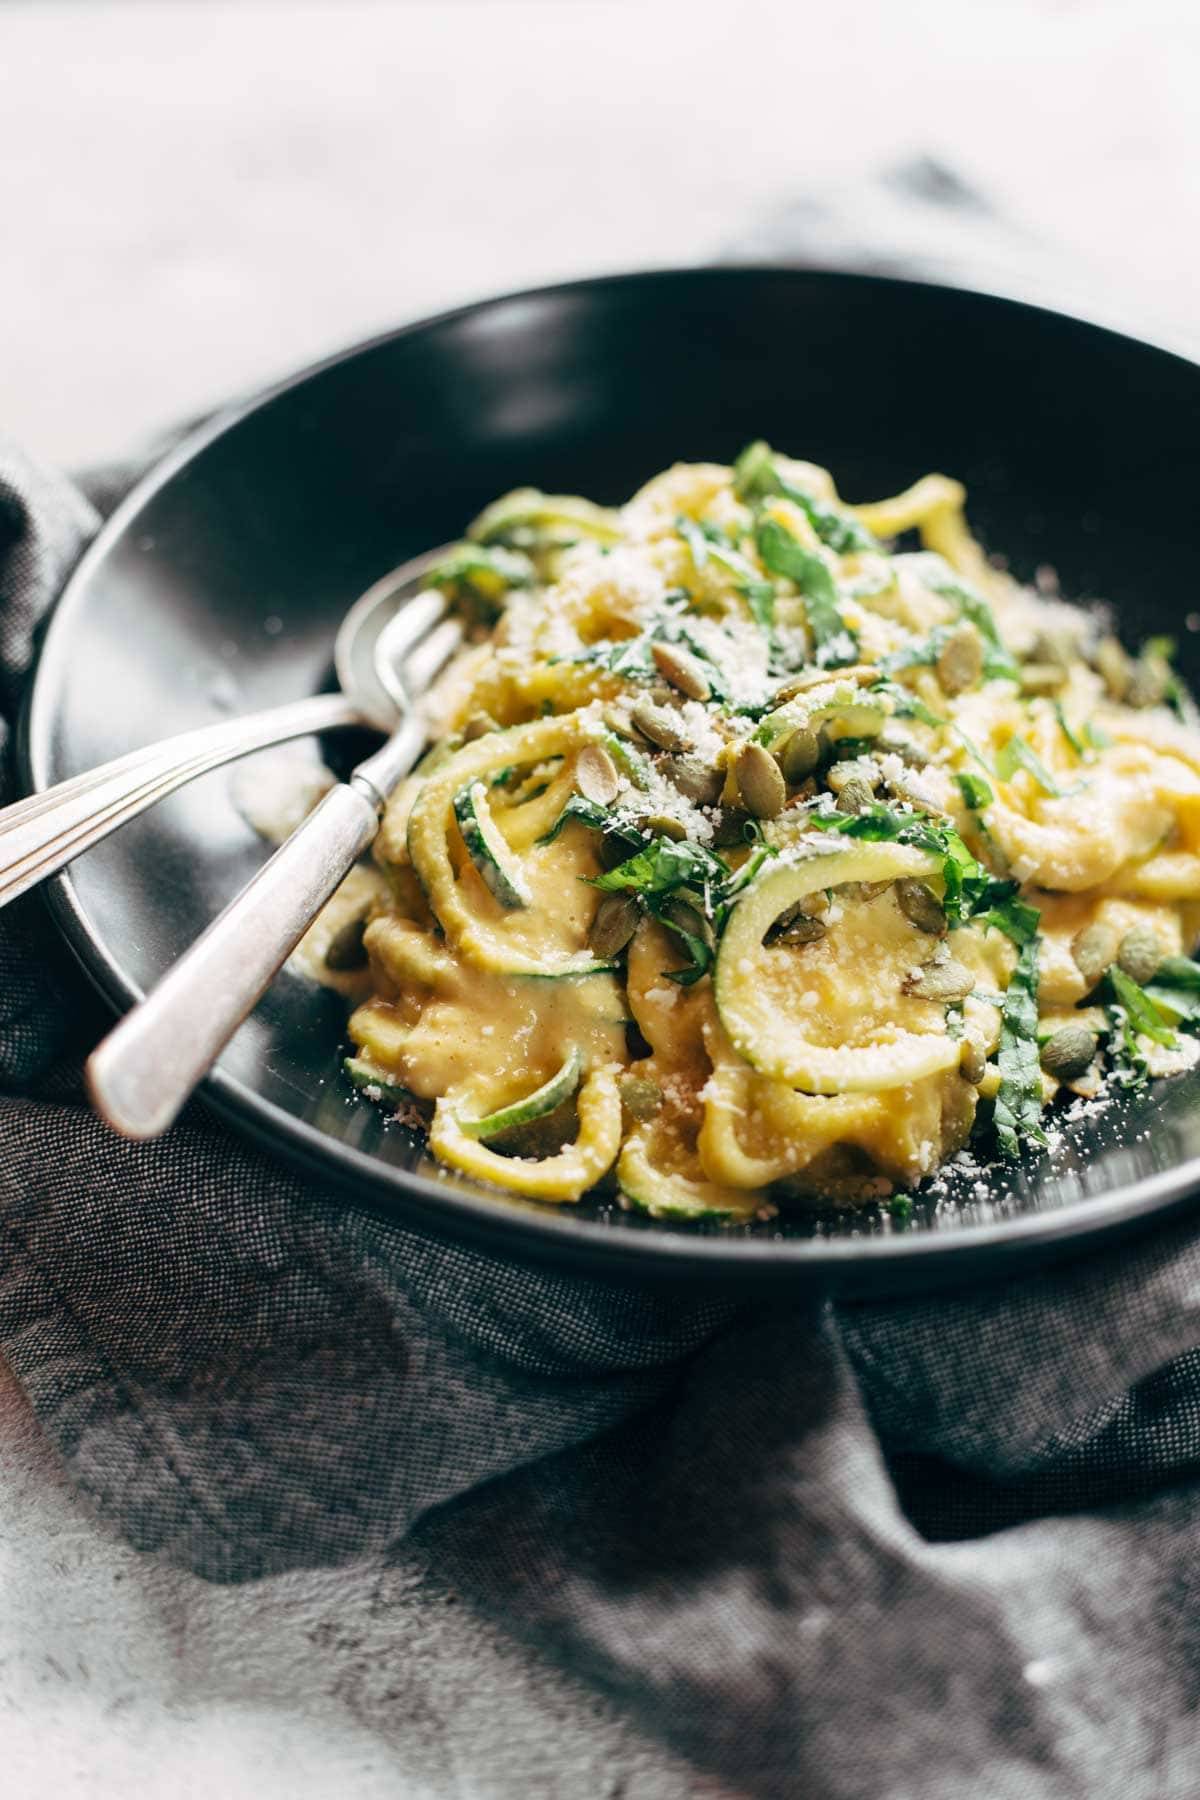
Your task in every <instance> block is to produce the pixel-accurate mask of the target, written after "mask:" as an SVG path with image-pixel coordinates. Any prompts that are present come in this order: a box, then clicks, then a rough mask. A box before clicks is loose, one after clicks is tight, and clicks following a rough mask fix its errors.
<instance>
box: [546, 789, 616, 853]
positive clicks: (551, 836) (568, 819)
mask: <svg viewBox="0 0 1200 1800" xmlns="http://www.w3.org/2000/svg"><path fill="white" fill-rule="evenodd" d="M611 817H612V815H611V814H610V812H609V811H608V808H607V807H604V806H597V804H596V802H595V801H594V800H587V799H585V798H584V796H583V795H582V794H572V795H571V797H570V799H569V800H568V801H567V803H566V805H565V806H564V807H563V809H562V811H561V812H560V813H559V815H558V817H557V819H555V821H554V823H553V825H552V826H551V827H550V829H549V831H547V832H543V834H542V836H541V837H540V838H539V839H538V843H539V844H553V843H554V842H555V840H556V839H557V838H559V837H561V836H562V834H563V832H564V831H565V830H566V828H567V826H568V825H570V824H571V823H572V822H578V823H579V824H580V825H586V826H587V827H588V828H589V830H591V831H602V830H603V829H604V827H605V826H606V825H607V824H608V822H609V820H610V818H611Z"/></svg>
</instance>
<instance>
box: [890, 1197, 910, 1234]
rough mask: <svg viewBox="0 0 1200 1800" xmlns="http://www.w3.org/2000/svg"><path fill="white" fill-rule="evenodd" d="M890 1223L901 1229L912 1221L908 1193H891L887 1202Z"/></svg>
mask: <svg viewBox="0 0 1200 1800" xmlns="http://www.w3.org/2000/svg"><path fill="white" fill-rule="evenodd" d="M887 1209H888V1212H889V1214H890V1215H891V1220H892V1224H893V1225H895V1226H896V1227H897V1228H898V1229H899V1230H901V1231H903V1230H905V1229H906V1227H907V1226H908V1225H909V1224H910V1223H911V1221H912V1211H913V1203H912V1196H911V1195H910V1194H893V1195H892V1197H891V1199H890V1200H889V1201H888V1203H887Z"/></svg>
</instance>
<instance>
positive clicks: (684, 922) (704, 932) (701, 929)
mask: <svg viewBox="0 0 1200 1800" xmlns="http://www.w3.org/2000/svg"><path fill="white" fill-rule="evenodd" d="M662 916H663V918H664V919H665V920H666V921H667V923H668V925H676V926H678V928H679V930H680V931H686V932H687V933H688V935H689V936H690V937H696V938H699V939H700V941H701V943H703V944H707V945H708V947H709V949H710V950H711V949H712V947H713V944H714V942H715V939H714V937H713V928H712V926H711V925H710V924H709V922H708V920H707V919H706V918H705V917H704V914H703V913H702V912H697V910H696V908H695V907H694V906H689V905H688V903H687V901H686V900H672V901H671V903H670V905H669V906H665V907H664V908H663V913H662Z"/></svg>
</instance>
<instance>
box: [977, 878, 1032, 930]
mask: <svg viewBox="0 0 1200 1800" xmlns="http://www.w3.org/2000/svg"><path fill="white" fill-rule="evenodd" d="M1000 885H1003V884H1001V883H997V886H1000ZM980 918H981V922H982V923H983V924H984V925H994V926H995V927H996V930H997V931H1002V932H1003V933H1004V935H1005V937H1010V938H1011V939H1012V941H1013V943H1014V944H1028V943H1030V942H1031V941H1032V940H1033V939H1034V938H1035V937H1036V936H1037V932H1038V926H1039V924H1040V923H1041V918H1042V915H1041V913H1040V912H1039V911H1038V909H1037V907H1036V906H1030V904H1029V902H1028V901H1027V900H1022V899H1020V898H1019V897H1018V896H1017V895H1015V894H1014V895H1012V896H1011V897H1010V898H1009V899H1007V900H1002V901H1001V902H1000V904H999V905H998V906H991V907H989V908H988V910H987V912H985V913H983V914H981V915H980Z"/></svg>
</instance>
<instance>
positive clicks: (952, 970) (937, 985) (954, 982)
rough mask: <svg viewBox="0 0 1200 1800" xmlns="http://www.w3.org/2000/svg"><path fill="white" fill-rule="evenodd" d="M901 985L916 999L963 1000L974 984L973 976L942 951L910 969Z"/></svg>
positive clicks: (947, 953) (968, 970)
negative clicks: (917, 966)
mask: <svg viewBox="0 0 1200 1800" xmlns="http://www.w3.org/2000/svg"><path fill="white" fill-rule="evenodd" d="M901 986H902V988H903V990H904V992H905V993H906V994H912V995H913V996H914V997H915V998H916V999H918V1000H965V999H966V997H967V995H968V994H969V993H970V992H971V989H972V988H973V987H974V986H975V977H974V975H972V973H971V971H970V969H967V968H964V967H963V965H962V963H960V962H956V961H955V960H954V958H953V957H952V956H951V955H950V954H949V952H946V951H943V952H942V953H941V954H938V955H935V956H933V957H932V958H931V959H930V961H929V962H927V963H922V964H921V966H920V967H919V968H917V969H910V970H909V972H908V974H907V975H906V976H905V977H904V980H903V982H902V983H901Z"/></svg>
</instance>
